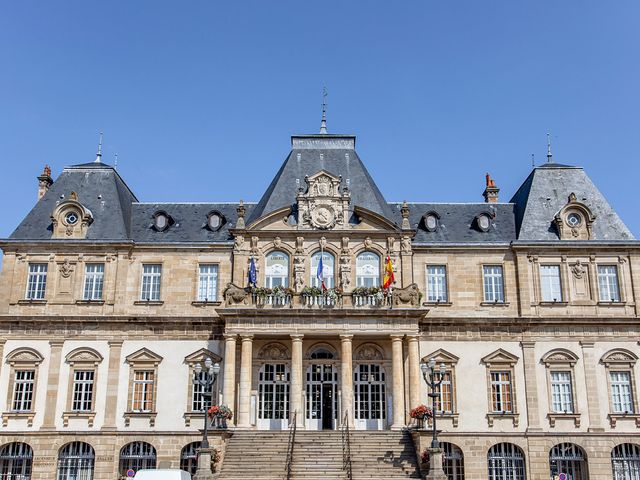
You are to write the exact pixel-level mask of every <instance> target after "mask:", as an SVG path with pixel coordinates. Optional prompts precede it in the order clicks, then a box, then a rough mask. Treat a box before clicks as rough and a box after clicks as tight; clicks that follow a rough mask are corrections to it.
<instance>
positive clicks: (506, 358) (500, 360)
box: [482, 348, 518, 366]
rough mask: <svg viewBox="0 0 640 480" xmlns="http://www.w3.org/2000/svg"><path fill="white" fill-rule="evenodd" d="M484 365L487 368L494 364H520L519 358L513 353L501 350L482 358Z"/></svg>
mask: <svg viewBox="0 0 640 480" xmlns="http://www.w3.org/2000/svg"><path fill="white" fill-rule="evenodd" d="M482 363H484V364H486V365H487V366H491V365H493V364H509V365H515V364H516V363H518V357H516V356H515V355H514V354H512V353H509V352H507V351H506V350H503V349H502V348H499V349H498V350H496V351H495V352H492V353H490V354H489V355H487V356H485V357H482Z"/></svg>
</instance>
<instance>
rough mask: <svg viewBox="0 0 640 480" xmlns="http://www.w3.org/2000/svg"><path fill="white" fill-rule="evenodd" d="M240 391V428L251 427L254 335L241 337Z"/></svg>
mask: <svg viewBox="0 0 640 480" xmlns="http://www.w3.org/2000/svg"><path fill="white" fill-rule="evenodd" d="M240 340H241V342H242V346H241V351H240V391H239V395H238V396H239V398H238V401H239V405H238V427H239V428H249V427H251V398H250V397H251V376H252V375H251V373H252V368H253V335H240Z"/></svg>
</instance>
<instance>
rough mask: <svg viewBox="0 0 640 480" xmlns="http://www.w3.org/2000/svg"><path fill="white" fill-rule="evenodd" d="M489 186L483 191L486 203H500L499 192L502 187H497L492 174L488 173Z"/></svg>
mask: <svg viewBox="0 0 640 480" xmlns="http://www.w3.org/2000/svg"><path fill="white" fill-rule="evenodd" d="M485 178H486V181H487V187H486V188H485V189H484V192H482V196H483V197H484V201H485V203H498V193H499V192H500V189H499V188H498V187H496V182H495V181H494V180H493V178H491V175H489V174H488V173H487V175H486V177H485Z"/></svg>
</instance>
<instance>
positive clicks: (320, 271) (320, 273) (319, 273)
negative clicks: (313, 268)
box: [316, 255, 327, 290]
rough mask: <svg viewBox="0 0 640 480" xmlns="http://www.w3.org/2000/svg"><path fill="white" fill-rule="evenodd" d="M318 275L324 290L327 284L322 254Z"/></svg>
mask: <svg viewBox="0 0 640 480" xmlns="http://www.w3.org/2000/svg"><path fill="white" fill-rule="evenodd" d="M316 277H317V278H318V282H320V286H321V287H322V290H326V289H327V286H326V285H325V284H324V266H323V265H322V255H320V261H319V262H318V271H317V272H316Z"/></svg>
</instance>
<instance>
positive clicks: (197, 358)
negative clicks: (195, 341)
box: [184, 348, 222, 363]
mask: <svg viewBox="0 0 640 480" xmlns="http://www.w3.org/2000/svg"><path fill="white" fill-rule="evenodd" d="M207 358H210V359H211V361H212V362H213V363H220V362H221V361H222V357H221V356H220V355H218V354H216V353H213V352H212V351H211V350H209V349H207V348H201V349H200V350H197V351H195V352H193V353H192V354H190V355H187V356H186V357H184V362H185V363H197V362H204V361H205V360H206V359H207Z"/></svg>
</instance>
